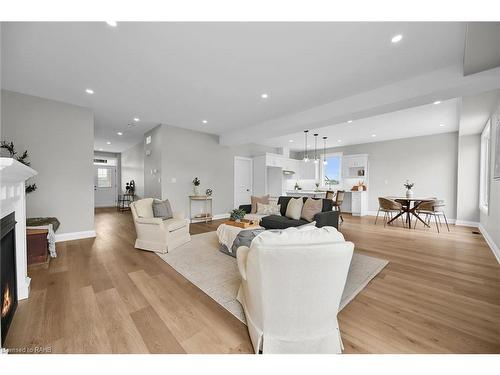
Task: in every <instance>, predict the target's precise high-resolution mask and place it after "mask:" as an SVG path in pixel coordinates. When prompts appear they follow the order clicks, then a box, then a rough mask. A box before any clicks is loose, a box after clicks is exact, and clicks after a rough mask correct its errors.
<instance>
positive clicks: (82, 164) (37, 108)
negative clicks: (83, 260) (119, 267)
mask: <svg viewBox="0 0 500 375" xmlns="http://www.w3.org/2000/svg"><path fill="white" fill-rule="evenodd" d="M1 137H2V140H6V141H13V142H14V144H15V146H16V149H17V150H18V151H24V150H28V152H29V154H30V161H31V166H32V168H33V169H35V170H36V171H38V175H37V176H36V177H35V179H34V182H35V183H36V184H37V186H38V189H37V190H36V191H35V192H33V193H30V194H28V195H27V208H26V210H27V216H28V217H41V216H55V217H57V218H58V219H59V221H60V222H61V226H60V228H59V230H58V231H57V234H63V233H72V232H84V231H93V230H94V167H93V151H94V150H93V148H94V116H93V113H92V111H91V110H90V109H88V108H83V107H78V106H75V105H71V104H67V103H62V102H58V101H53V100H48V99H43V98H39V97H34V96H30V95H23V94H19V93H16V92H12V91H6V90H2V134H1Z"/></svg>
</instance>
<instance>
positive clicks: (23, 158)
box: [0, 141, 37, 194]
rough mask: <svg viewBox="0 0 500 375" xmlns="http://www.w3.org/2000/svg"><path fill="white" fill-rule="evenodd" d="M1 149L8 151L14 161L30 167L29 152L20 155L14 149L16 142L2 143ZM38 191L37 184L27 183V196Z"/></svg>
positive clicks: (25, 151) (0, 144)
mask: <svg viewBox="0 0 500 375" xmlns="http://www.w3.org/2000/svg"><path fill="white" fill-rule="evenodd" d="M0 149H2V150H6V151H8V153H9V157H11V158H12V159H14V160H17V161H18V162H20V163H22V164H24V165H26V166H27V167H29V166H30V164H31V163H30V162H29V161H28V158H29V154H28V150H24V152H23V153H22V154H20V155H19V154H18V153H17V151H16V148H15V147H14V142H10V143H9V142H6V141H2V142H1V143H0ZM36 189H37V186H36V184H28V183H26V193H27V194H28V193H31V192H33V191H35V190H36Z"/></svg>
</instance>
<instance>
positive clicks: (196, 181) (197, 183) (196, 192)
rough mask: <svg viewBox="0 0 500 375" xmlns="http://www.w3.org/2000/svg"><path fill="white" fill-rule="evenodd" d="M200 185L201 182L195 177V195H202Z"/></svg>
mask: <svg viewBox="0 0 500 375" xmlns="http://www.w3.org/2000/svg"><path fill="white" fill-rule="evenodd" d="M200 184H201V181H200V179H199V178H198V177H195V178H194V180H193V193H194V195H200Z"/></svg>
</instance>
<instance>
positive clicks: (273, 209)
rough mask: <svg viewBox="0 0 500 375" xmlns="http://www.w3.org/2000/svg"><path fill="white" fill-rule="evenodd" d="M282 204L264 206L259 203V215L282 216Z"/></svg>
mask: <svg viewBox="0 0 500 375" xmlns="http://www.w3.org/2000/svg"><path fill="white" fill-rule="evenodd" d="M280 209H281V204H273V203H271V204H263V203H260V202H257V212H256V214H257V215H279V216H281V212H280Z"/></svg>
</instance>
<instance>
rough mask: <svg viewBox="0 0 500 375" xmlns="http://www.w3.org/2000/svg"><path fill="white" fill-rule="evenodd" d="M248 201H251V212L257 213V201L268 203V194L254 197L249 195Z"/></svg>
mask: <svg viewBox="0 0 500 375" xmlns="http://www.w3.org/2000/svg"><path fill="white" fill-rule="evenodd" d="M250 201H251V202H252V211H250V213H251V214H256V213H257V203H263V204H269V194H268V195H264V196H263V197H254V196H253V195H252V196H251V197H250Z"/></svg>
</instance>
